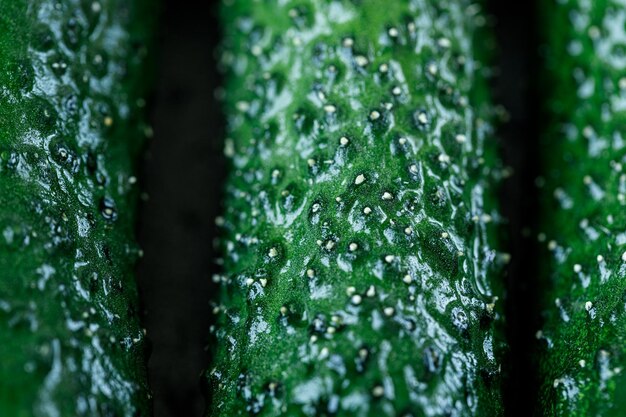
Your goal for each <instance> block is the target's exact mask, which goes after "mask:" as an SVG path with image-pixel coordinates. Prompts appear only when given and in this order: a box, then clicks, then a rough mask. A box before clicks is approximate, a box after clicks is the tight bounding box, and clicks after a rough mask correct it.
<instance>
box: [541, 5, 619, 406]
mask: <svg viewBox="0 0 626 417" xmlns="http://www.w3.org/2000/svg"><path fill="white" fill-rule="evenodd" d="M542 4H543V6H542V12H543V23H542V28H543V29H544V31H545V40H546V45H547V49H546V51H545V54H546V55H545V66H546V70H547V73H548V76H547V80H546V88H545V89H544V91H546V92H547V94H548V101H547V109H546V110H547V112H546V115H547V117H548V120H549V127H548V128H547V130H546V132H544V137H543V138H542V152H543V160H544V167H545V177H544V178H543V179H542V181H541V182H540V185H542V189H543V190H542V193H541V195H542V201H544V204H543V211H542V213H543V219H542V229H541V232H542V233H541V234H540V235H539V241H540V242H541V243H542V245H543V246H544V248H545V249H544V250H545V252H544V253H543V255H542V259H543V261H542V275H541V280H542V281H543V283H544V284H545V286H544V287H543V288H541V290H542V291H543V294H544V297H543V309H542V314H543V319H544V324H543V327H542V328H541V330H540V331H539V332H538V333H537V338H538V343H539V345H540V346H539V356H540V368H539V371H540V376H541V379H542V386H541V392H540V403H539V405H538V407H539V412H538V414H539V415H545V416H623V415H625V414H626V369H625V367H626V174H625V170H624V167H625V166H626V55H625V52H626V26H625V23H626V4H625V3H624V2H623V1H613V0H599V1H593V2H588V1H582V0H580V1H579V0H564V1H555V0H551V1H548V2H544V3H542Z"/></svg>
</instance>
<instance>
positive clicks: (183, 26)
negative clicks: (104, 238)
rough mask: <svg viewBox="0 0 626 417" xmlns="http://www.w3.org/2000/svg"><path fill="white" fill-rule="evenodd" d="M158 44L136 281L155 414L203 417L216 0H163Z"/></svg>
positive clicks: (215, 145) (217, 121)
mask: <svg viewBox="0 0 626 417" xmlns="http://www.w3.org/2000/svg"><path fill="white" fill-rule="evenodd" d="M163 3H164V4H163V6H162V11H161V26H160V33H159V37H158V43H157V54H158V55H157V56H156V59H157V65H156V68H157V74H156V76H157V85H156V91H155V96H154V98H153V108H152V114H151V119H152V124H153V128H154V138H153V139H152V142H151V143H150V144H149V145H148V152H147V154H146V158H145V161H144V163H143V168H142V169H143V179H142V186H143V189H144V190H145V191H146V193H147V195H148V200H147V201H144V202H143V203H142V206H141V207H140V212H139V230H138V237H139V242H140V244H141V246H142V248H143V250H144V253H145V255H144V258H143V259H142V261H141V262H140V264H139V270H138V277H139V288H140V292H141V295H142V299H143V305H144V310H145V312H146V313H145V316H144V326H145V327H146V329H147V331H148V337H149V339H150V340H151V342H152V354H151V357H150V363H149V377H150V383H151V387H152V390H153V393H154V406H155V417H200V416H202V415H203V412H204V407H205V405H204V398H203V389H202V388H201V386H200V382H201V375H200V373H201V372H202V371H203V370H204V369H205V368H206V367H207V354H206V352H205V346H206V343H207V340H208V333H209V325H210V324H209V320H210V317H211V313H210V307H209V298H210V296H211V291H210V285H211V283H210V278H211V271H212V266H213V264H212V259H213V258H214V255H213V253H212V251H211V250H212V244H211V242H212V240H213V233H214V226H213V225H214V220H213V219H214V218H215V216H217V214H218V212H219V207H220V194H221V190H222V183H223V177H224V161H223V158H222V155H223V153H222V136H223V135H222V118H221V115H220V112H219V106H218V105H217V104H216V102H215V100H214V95H213V91H214V89H215V87H216V86H217V84H218V82H219V81H218V76H217V74H216V70H215V67H216V65H215V62H214V61H215V60H214V47H215V44H216V42H217V38H218V26H217V22H216V18H215V9H216V8H215V6H214V4H213V2H212V1H191V2H189V1H169V0H167V1H164V2H163Z"/></svg>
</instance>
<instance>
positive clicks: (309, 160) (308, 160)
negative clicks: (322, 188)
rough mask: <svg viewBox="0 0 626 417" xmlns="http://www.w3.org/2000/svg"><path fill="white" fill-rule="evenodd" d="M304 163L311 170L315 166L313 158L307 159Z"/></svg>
mask: <svg viewBox="0 0 626 417" xmlns="http://www.w3.org/2000/svg"><path fill="white" fill-rule="evenodd" d="M306 163H307V164H308V165H309V166H310V167H311V168H313V167H314V166H315V159H313V158H309V159H307V160H306Z"/></svg>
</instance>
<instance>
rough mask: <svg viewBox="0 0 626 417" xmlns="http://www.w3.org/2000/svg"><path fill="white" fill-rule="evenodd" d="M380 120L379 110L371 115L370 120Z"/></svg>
mask: <svg viewBox="0 0 626 417" xmlns="http://www.w3.org/2000/svg"><path fill="white" fill-rule="evenodd" d="M378 119H380V113H379V112H378V111H377V110H373V111H372V112H371V113H370V120H378Z"/></svg>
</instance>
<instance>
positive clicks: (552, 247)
mask: <svg viewBox="0 0 626 417" xmlns="http://www.w3.org/2000/svg"><path fill="white" fill-rule="evenodd" d="M548 249H549V250H551V251H553V250H555V249H556V241H555V240H551V241H549V242H548Z"/></svg>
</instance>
